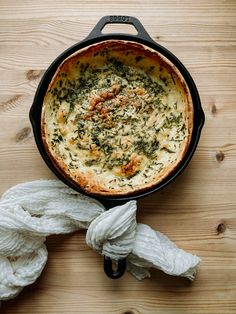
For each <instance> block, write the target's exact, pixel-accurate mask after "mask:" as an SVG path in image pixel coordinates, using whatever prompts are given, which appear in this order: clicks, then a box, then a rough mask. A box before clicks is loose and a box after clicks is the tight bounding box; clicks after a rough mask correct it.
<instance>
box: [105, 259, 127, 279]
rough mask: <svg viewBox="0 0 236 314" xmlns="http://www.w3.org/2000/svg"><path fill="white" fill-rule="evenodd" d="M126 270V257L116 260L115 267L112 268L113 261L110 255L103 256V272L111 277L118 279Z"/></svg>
mask: <svg viewBox="0 0 236 314" xmlns="http://www.w3.org/2000/svg"><path fill="white" fill-rule="evenodd" d="M125 270H126V259H125V258H124V259H121V260H119V261H117V262H116V269H113V262H112V260H111V259H110V257H107V256H104V272H105V274H106V275H107V277H109V278H111V279H118V278H120V277H121V276H123V275H124V273H125Z"/></svg>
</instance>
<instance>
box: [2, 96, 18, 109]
mask: <svg viewBox="0 0 236 314" xmlns="http://www.w3.org/2000/svg"><path fill="white" fill-rule="evenodd" d="M21 97H22V96H21V95H15V96H13V97H12V98H10V99H9V100H7V101H4V102H2V103H0V111H7V110H10V109H13V108H15V107H16V106H17V105H18V103H19V99H20V98H21Z"/></svg>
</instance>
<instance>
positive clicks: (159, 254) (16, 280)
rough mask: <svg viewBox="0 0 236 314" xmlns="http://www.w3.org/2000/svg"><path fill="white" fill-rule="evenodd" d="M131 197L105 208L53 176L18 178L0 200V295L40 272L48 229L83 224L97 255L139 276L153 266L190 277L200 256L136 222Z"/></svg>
mask: <svg viewBox="0 0 236 314" xmlns="http://www.w3.org/2000/svg"><path fill="white" fill-rule="evenodd" d="M136 210H137V204H136V201H130V202H128V203H126V204H124V205H121V206H117V207H113V208H111V209H110V210H108V211H106V210H105V208H104V206H103V205H102V204H101V203H99V202H98V201H97V200H95V199H93V198H90V197H87V196H84V195H82V194H79V193H77V192H75V191H74V190H72V189H70V188H69V187H67V186H66V185H64V184H63V183H62V182H60V181H58V180H37V181H33V182H28V183H23V184H18V185H16V186H14V187H12V188H10V189H9V190H8V191H6V192H5V193H4V194H3V196H2V198H1V200H0V300H6V299H11V298H13V297H15V296H16V295H18V293H19V292H20V291H21V290H22V289H23V288H24V287H25V286H26V285H29V284H32V283H33V282H34V281H35V280H36V279H37V278H38V277H39V276H40V274H41V272H42V270H43V268H44V266H45V264H46V261H47V257H48V253H47V249H46V246H45V244H44V242H45V240H46V237H47V236H49V235H51V234H63V233H64V234H65V233H70V232H74V231H77V230H81V229H88V230H87V234H86V242H87V244H88V245H89V246H91V247H92V248H93V249H94V250H96V251H97V252H99V253H100V254H102V255H106V256H108V257H110V258H111V259H112V260H115V261H118V260H119V259H122V258H125V257H126V258H127V264H128V270H129V271H130V272H131V273H132V274H133V275H134V276H135V277H136V278H137V279H139V280H141V279H144V278H145V277H150V273H149V270H148V269H149V268H151V267H154V268H157V269H160V270H162V271H164V272H165V273H167V274H170V275H175V276H183V277H187V278H189V279H190V280H193V279H194V277H195V274H196V268H197V265H198V264H199V262H200V258H199V257H197V256H195V255H192V254H190V253H187V252H185V251H183V250H181V249H179V248H178V247H177V246H176V245H175V244H174V243H173V242H171V241H170V240H169V239H168V238H167V237H166V236H164V235H163V234H162V233H160V232H157V231H154V230H153V229H151V228H150V227H149V226H147V225H144V224H139V223H137V222H136Z"/></svg>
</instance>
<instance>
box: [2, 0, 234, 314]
mask: <svg viewBox="0 0 236 314" xmlns="http://www.w3.org/2000/svg"><path fill="white" fill-rule="evenodd" d="M107 14H112V15H113V14H124V15H133V16H136V17H138V18H139V19H140V20H141V22H142V23H143V25H144V26H145V28H146V30H147V31H148V32H149V34H150V35H151V36H152V38H153V39H154V40H156V41H157V42H159V43H160V44H161V45H163V46H165V47H166V48H167V49H169V50H170V51H172V52H173V53H174V54H176V56H178V58H179V59H180V60H181V61H182V62H183V63H184V65H185V66H186V67H187V68H188V70H189V71H190V73H191V75H192V76H193V78H194V80H195V82H196V85H197V87H198V89H199V93H200V96H201V101H202V105H203V108H204V111H205V115H206V122H205V126H204V130H203V132H202V136H201V139H200V142H199V146H198V148H197V151H196V153H195V155H194V157H193V158H192V160H191V162H190V164H189V166H188V167H187V169H186V170H185V171H184V172H183V173H182V174H181V175H180V176H179V177H178V178H177V179H176V180H175V181H174V182H173V183H171V184H170V185H169V186H168V187H166V188H165V189H163V190H162V191H160V192H158V193H155V194H153V195H151V196H149V197H147V198H145V199H142V200H140V201H139V203H138V208H139V210H138V215H137V219H138V221H139V222H143V223H147V224H149V225H150V226H152V227H153V228H155V229H157V230H160V231H162V232H164V233H165V234H167V235H168V236H169V237H170V238H171V239H172V240H173V241H175V242H176V243H177V244H178V245H179V246H180V247H182V248H183V249H186V250H188V251H190V252H192V253H195V254H197V255H199V256H200V257H201V258H202V263H201V265H200V268H199V272H198V274H197V278H196V280H195V281H194V282H192V283H191V282H189V281H187V280H185V279H182V278H173V277H170V276H167V275H165V274H163V273H161V272H160V271H157V270H153V271H152V277H151V279H148V280H144V281H142V282H138V281H136V280H135V279H134V278H133V277H132V276H131V275H130V274H129V273H126V274H125V276H124V277H122V278H121V279H119V280H116V281H114V280H110V279H108V278H107V277H105V275H104V273H103V261H102V258H101V257H100V256H99V255H97V254H96V253H95V252H93V251H92V250H91V249H90V248H89V247H87V246H86V244H85V233H84V232H78V233H74V234H72V235H63V236H52V237H49V238H48V239H47V246H48V250H49V260H48V263H47V265H46V267H45V269H44V271H43V273H42V276H41V277H40V278H39V280H38V281H37V282H36V283H35V284H33V285H31V286H30V287H27V288H25V289H24V290H23V292H22V293H21V294H20V295H19V297H18V298H16V299H14V300H11V301H8V302H3V303H2V307H1V313H4V314H12V313H15V314H20V313H22V314H23V313H28V314H33V313H34V314H37V313H40V314H42V313H47V314H49V313H50V314H51V313H52V314H54V313H55V314H56V313H57V314H58V313H115V314H136V313H145V314H146V313H151V314H152V313H153V314H158V313H170V314H172V313H180V314H184V313H186V314H187V313H188V314H194V313H196V314H197V313H201V314H205V313H219V314H222V313H236V192H235V191H236V89H235V86H236V72H235V68H236V2H235V1H234V0H199V1H193V0H182V1H177V0H150V1H143V0H142V1H141V0H135V1H134V0H129V1H127V0H120V1H115V0H109V1H108V0H104V1H98V0H91V1H84V0H81V1H77V0H68V1H62V0H56V1H55V0H41V1H36V0H21V1H13V0H8V1H6V0H5V1H4V0H0V126H1V131H0V175H1V177H0V179H1V180H0V193H3V192H4V191H5V190H6V189H7V188H9V187H10V186H12V185H14V184H16V183H19V182H25V181H29V180H35V179H39V178H54V175H53V174H52V173H51V172H50V171H49V170H48V168H47V167H46V165H45V163H44V162H43V161H42V159H41V157H40V155H39V153H38V150H37V148H36V145H35V142H34V138H33V134H32V130H31V125H30V122H29V118H28V113H29V109H30V106H31V104H32V102H33V97H34V94H35V91H36V88H37V86H38V84H39V81H40V79H41V77H42V75H43V73H44V72H45V70H46V69H47V67H48V66H49V65H50V63H51V62H52V61H53V60H54V59H55V58H56V57H57V55H58V54H60V53H61V52H62V51H64V50H65V49H66V48H68V47H70V46H71V45H73V44H75V43H76V42H78V41H80V40H82V39H83V38H85V37H86V36H87V35H88V34H89V32H90V31H91V29H92V28H93V26H94V25H95V24H96V22H97V21H98V19H99V18H100V17H101V16H103V15H107ZM108 30H109V29H107V31H108ZM113 30H114V31H115V30H116V31H123V32H124V31H127V32H128V31H130V28H128V27H127V28H124V26H119V25H115V26H112V27H111V28H110V31H113ZM104 31H105V30H104ZM132 32H133V31H132ZM0 271H1V270H0Z"/></svg>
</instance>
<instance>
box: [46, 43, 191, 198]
mask: <svg viewBox="0 0 236 314" xmlns="http://www.w3.org/2000/svg"><path fill="white" fill-rule="evenodd" d="M112 43H115V44H117V43H119V44H121V45H126V46H127V47H128V48H129V47H130V48H132V49H135V48H138V49H139V50H140V49H141V50H142V51H143V52H144V54H146V53H148V56H149V57H150V56H152V58H153V60H154V61H155V62H158V63H159V64H161V65H164V66H165V68H167V69H168V71H169V72H170V73H172V74H174V75H176V76H177V77H178V80H179V82H180V83H181V87H182V88H183V90H184V93H185V95H186V98H187V104H186V106H185V108H186V110H185V116H186V117H187V119H188V128H187V130H188V136H186V138H185V145H184V149H183V150H182V152H181V154H179V155H178V159H177V161H176V163H175V164H174V166H173V165H169V167H168V168H165V172H164V173H163V174H162V175H161V176H158V180H153V181H152V183H150V184H146V185H145V186H143V187H141V188H137V189H132V190H129V191H127V192H125V191H124V190H119V191H118V190H112V189H108V190H105V191H104V189H101V187H100V186H99V185H98V184H96V182H93V183H92V181H94V180H92V181H90V182H89V183H90V184H89V185H87V183H88V181H89V179H90V178H89V174H88V173H87V175H84V174H83V175H81V174H80V175H78V178H77V180H76V179H74V178H73V177H72V176H71V172H73V171H69V170H68V167H67V166H66V165H65V164H64V162H63V161H62V160H61V159H60V158H58V157H57V156H55V155H53V154H52V153H51V150H50V147H49V145H48V143H47V140H46V133H45V127H44V124H45V122H44V111H45V105H44V104H45V101H46V99H47V95H48V91H49V90H50V89H51V88H52V86H53V85H54V84H55V83H56V77H57V75H58V73H59V72H60V71H61V69H62V68H63V66H64V65H65V63H67V62H68V61H69V60H70V62H73V59H76V58H78V56H82V55H86V53H87V51H88V50H90V49H91V50H90V51H91V53H92V54H94V53H96V52H97V51H99V50H100V49H101V48H102V47H105V46H107V45H110V44H112ZM193 118H194V108H193V103H192V98H191V94H190V91H189V88H188V86H187V84H186V82H185V80H184V78H183V77H182V75H181V73H180V72H179V70H178V69H177V68H176V66H175V65H173V64H172V63H171V62H170V61H169V60H168V59H167V58H165V57H164V56H162V55H161V54H159V53H158V52H157V51H155V50H152V49H151V48H149V47H146V46H144V45H141V44H137V43H136V42H130V41H128V42H127V41H123V40H122V41H121V40H106V41H103V42H100V43H98V44H94V45H91V46H88V47H85V48H83V49H82V50H79V51H77V52H76V53H74V54H73V55H71V56H69V57H68V58H67V59H65V60H64V61H63V62H62V63H61V64H60V66H59V67H58V69H57V71H56V72H55V74H54V76H53V78H52V80H51V82H50V84H49V86H48V89H47V92H46V94H45V97H44V102H43V105H42V114H41V136H42V141H43V145H44V148H45V150H46V153H47V155H48V156H49V157H50V159H51V161H52V164H53V166H54V168H56V170H57V171H58V173H60V175H62V176H63V177H64V178H65V180H67V181H68V182H70V183H71V184H72V185H74V186H76V187H77V186H78V188H79V189H80V190H81V191H84V192H86V193H88V194H90V195H94V196H105V197H106V196H111V197H112V196H113V197H115V196H117V197H127V196H132V195H134V194H137V193H145V192H146V191H149V190H150V189H152V188H154V187H155V186H157V185H158V184H160V183H161V182H162V181H163V180H164V179H166V178H167V177H168V176H170V175H171V174H172V173H174V172H175V170H176V169H177V168H178V166H179V164H180V163H181V162H182V160H183V158H184V156H185V154H186V152H187V151H188V148H189V145H190V142H191V137H192V130H193Z"/></svg>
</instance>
